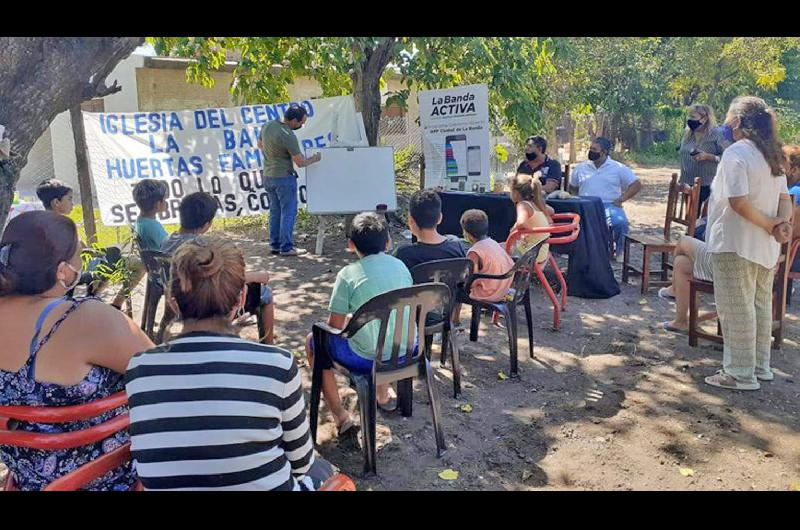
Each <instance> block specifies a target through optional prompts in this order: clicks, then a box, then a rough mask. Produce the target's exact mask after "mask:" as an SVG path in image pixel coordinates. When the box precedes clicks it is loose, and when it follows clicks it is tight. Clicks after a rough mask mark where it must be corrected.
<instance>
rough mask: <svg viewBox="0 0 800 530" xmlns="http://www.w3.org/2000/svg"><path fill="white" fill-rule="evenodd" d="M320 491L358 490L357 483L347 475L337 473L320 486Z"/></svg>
mask: <svg viewBox="0 0 800 530" xmlns="http://www.w3.org/2000/svg"><path fill="white" fill-rule="evenodd" d="M319 491H356V483H355V482H353V479H351V478H350V477H348V476H347V475H343V474H341V473H336V474H335V475H334V476H332V477H331V478H329V479H328V480H326V481H325V483H324V484H323V485H322V486H320V488H319Z"/></svg>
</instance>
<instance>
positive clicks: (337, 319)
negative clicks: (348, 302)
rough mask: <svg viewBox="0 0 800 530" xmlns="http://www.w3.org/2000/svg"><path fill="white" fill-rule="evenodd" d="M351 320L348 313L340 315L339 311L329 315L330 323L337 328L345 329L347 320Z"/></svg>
mask: <svg viewBox="0 0 800 530" xmlns="http://www.w3.org/2000/svg"><path fill="white" fill-rule="evenodd" d="M348 320H350V317H349V316H348V315H340V314H339V313H331V315H330V316H329V317H328V325H329V326H330V327H332V328H336V329H344V328H345V326H347V322H348Z"/></svg>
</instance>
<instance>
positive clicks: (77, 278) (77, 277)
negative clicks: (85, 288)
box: [59, 263, 82, 291]
mask: <svg viewBox="0 0 800 530" xmlns="http://www.w3.org/2000/svg"><path fill="white" fill-rule="evenodd" d="M67 267H69V269H70V270H71V271H72V272H74V273H75V279H74V280H73V281H72V283H71V284H70V285H67V284H66V283H64V280H59V282H60V283H61V287H63V288H64V289H66V290H67V291H71V290H72V289H74V288H75V287H76V286H77V285H78V284H79V283H80V281H81V274H82V271H80V270H75V267H73V266H72V265H70V264H69V263H67Z"/></svg>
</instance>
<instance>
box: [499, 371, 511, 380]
mask: <svg viewBox="0 0 800 530" xmlns="http://www.w3.org/2000/svg"><path fill="white" fill-rule="evenodd" d="M497 378H498V379H500V381H505V380H506V379H508V376H507V375H506V373H505V372H504V371H502V370H500V372H498V373H497Z"/></svg>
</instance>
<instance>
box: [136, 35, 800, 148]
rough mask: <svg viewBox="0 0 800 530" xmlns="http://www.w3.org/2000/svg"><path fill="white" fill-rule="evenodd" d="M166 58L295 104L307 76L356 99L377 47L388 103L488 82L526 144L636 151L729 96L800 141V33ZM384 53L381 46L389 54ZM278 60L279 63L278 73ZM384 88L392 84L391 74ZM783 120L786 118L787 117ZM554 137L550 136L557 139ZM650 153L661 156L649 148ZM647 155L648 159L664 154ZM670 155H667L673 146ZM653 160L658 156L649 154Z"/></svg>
mask: <svg viewBox="0 0 800 530" xmlns="http://www.w3.org/2000/svg"><path fill="white" fill-rule="evenodd" d="M150 41H151V42H152V43H153V44H154V45H155V46H156V50H157V51H158V52H159V53H163V54H168V55H173V56H179V57H190V58H194V59H196V61H195V62H193V63H191V66H190V67H189V69H188V70H187V78H188V79H189V80H190V81H193V82H198V83H202V84H204V85H210V84H213V82H214V80H213V77H212V76H211V73H212V72H213V71H214V70H217V69H219V68H220V67H221V66H223V65H224V63H225V58H226V56H227V55H226V54H229V55H230V56H231V57H235V58H236V60H237V64H236V66H235V70H234V82H233V84H232V85H231V91H232V93H233V95H234V96H235V97H236V98H237V99H238V100H239V101H241V102H246V103H252V102H256V101H277V100H286V99H288V93H287V87H288V86H289V85H290V84H291V83H292V82H293V81H294V80H295V79H296V77H297V76H301V75H302V76H310V77H312V78H314V79H315V80H316V81H317V82H318V83H319V85H320V87H321V88H322V92H323V95H325V96H331V95H340V94H349V93H353V92H354V86H355V85H354V82H355V79H356V78H357V77H358V76H359V75H361V74H363V73H364V72H365V71H366V69H367V68H368V66H369V64H370V61H371V60H372V59H374V54H375V53H376V50H380V49H386V50H387V53H388V68H391V69H394V70H396V71H397V72H399V74H400V75H401V76H402V78H403V81H404V84H405V87H404V88H403V89H401V90H397V91H394V92H391V93H389V94H388V98H387V104H397V105H400V106H401V107H403V108H407V105H408V99H409V98H410V97H414V96H413V94H414V90H418V89H430V88H447V87H450V86H455V85H463V84H471V83H486V84H487V85H488V86H489V111H490V116H491V120H492V124H493V130H494V132H495V133H500V132H502V133H504V134H506V135H507V136H508V137H509V138H510V139H511V141H512V142H514V143H517V144H521V142H522V140H523V139H524V138H525V137H526V136H527V135H529V134H536V133H539V134H545V133H546V131H552V130H553V128H554V127H555V126H557V125H559V124H560V122H561V121H562V119H563V118H564V117H567V118H569V119H571V120H573V121H574V122H575V123H576V124H577V125H578V126H579V127H580V128H582V129H584V130H580V131H577V130H576V135H577V136H578V137H581V136H583V135H587V136H594V135H597V134H601V133H602V134H604V135H607V136H612V139H616V140H620V141H621V142H622V144H623V145H625V146H626V147H629V148H631V149H632V150H634V151H636V150H642V149H640V147H645V146H647V145H649V141H648V140H647V137H648V135H647V134H643V133H645V132H647V131H653V130H666V131H667V134H668V136H669V137H670V141H671V140H672V137H673V135H674V134H675V133H676V131H677V132H679V131H680V129H681V128H682V122H683V120H684V119H685V109H686V107H687V106H688V105H689V104H691V103H708V104H710V105H711V106H712V107H713V108H714V109H715V111H716V114H717V117H718V118H720V119H721V118H723V117H724V113H725V111H726V109H727V106H728V105H729V103H730V101H731V99H733V98H734V97H735V96H738V95H743V94H752V95H757V96H761V97H764V98H766V99H767V100H768V101H770V102H771V103H772V104H774V105H775V106H776V108H779V110H780V113H781V116H782V122H781V128H782V133H783V134H784V136H785V137H787V139H788V138H796V137H797V132H796V131H797V125H796V121H797V112H800V107H798V100H799V99H800V38H798V37H626V38H619V37H579V38H565V37H559V38H535V37H303V38H295V37H165V38H153V39H150ZM382 47H383V48H382ZM276 65H279V66H280V67H281V68H276V67H275V66H276ZM378 73H379V77H378V78H376V82H380V83H381V86H382V87H385V86H386V85H385V82H384V80H385V72H384V71H380V72H378ZM783 120H785V122H784V121H783ZM548 136H549V135H548ZM651 149H652V151H651ZM658 149H666V148H655V147H653V148H648V149H647V151H648V152H652V153H655V152H658ZM665 152H666V151H665ZM648 156H649V155H648Z"/></svg>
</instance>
